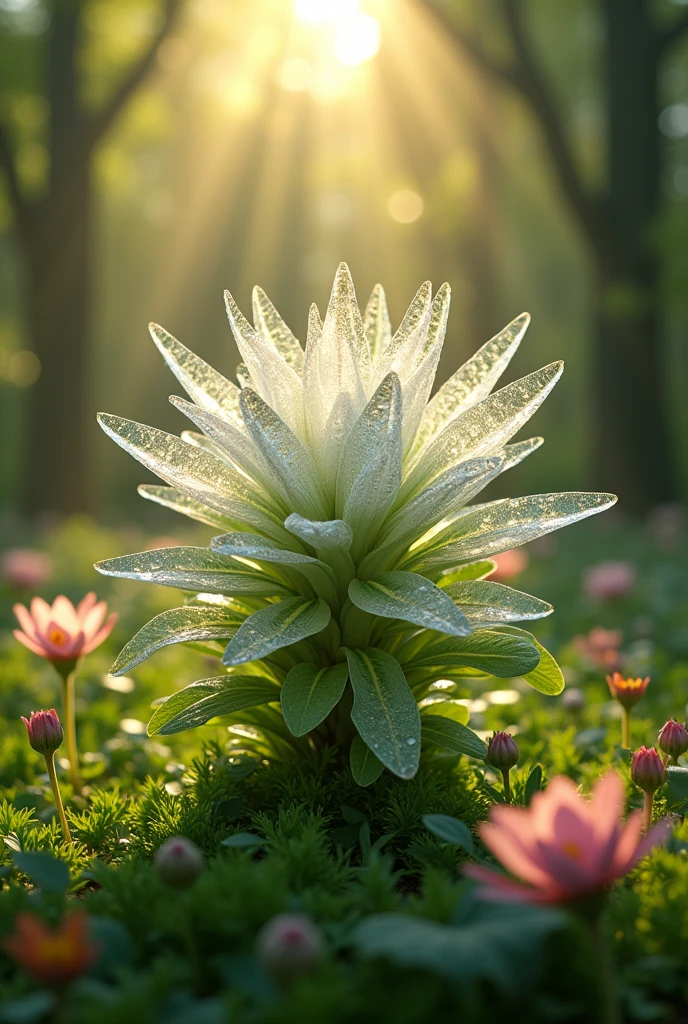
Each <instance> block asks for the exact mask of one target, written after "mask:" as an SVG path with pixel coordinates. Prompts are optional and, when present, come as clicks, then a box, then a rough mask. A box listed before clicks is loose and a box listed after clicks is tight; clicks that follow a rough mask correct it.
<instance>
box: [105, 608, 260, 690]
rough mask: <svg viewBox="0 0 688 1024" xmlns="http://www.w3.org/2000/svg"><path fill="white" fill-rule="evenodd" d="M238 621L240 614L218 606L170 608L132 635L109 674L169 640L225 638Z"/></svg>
mask: <svg viewBox="0 0 688 1024" xmlns="http://www.w3.org/2000/svg"><path fill="white" fill-rule="evenodd" d="M240 622H241V619H240V618H238V617H237V616H236V615H233V614H232V613H231V612H230V611H228V609H227V608H223V607H221V606H213V605H203V606H198V605H195V606H189V607H187V608H170V609H169V610H168V611H166V612H161V613H160V615H156V616H155V618H154V619H151V620H150V622H147V623H146V625H145V626H143V628H142V629H140V630H139V631H138V633H137V634H136V636H134V637H132V639H131V640H130V641H129V643H128V644H127V645H126V647H124V648H123V649H122V650H121V651H120V653H119V655H118V656H117V660H116V661H115V663H114V665H113V666H112V668H111V669H110V674H111V675H113V676H120V675H122V674H123V673H124V672H128V671H129V670H130V669H132V668H135V667H136V666H137V665H140V664H141V662H142V661H145V660H146V658H150V656H151V654H154V653H155V651H159V650H160V649H161V648H162V647H168V646H169V645H170V644H183V643H188V642H189V641H194V640H195V641H204V640H228V639H229V638H230V637H232V636H234V634H235V632H236V631H237V628H238V626H239V623H240Z"/></svg>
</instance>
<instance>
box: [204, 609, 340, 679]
mask: <svg viewBox="0 0 688 1024" xmlns="http://www.w3.org/2000/svg"><path fill="white" fill-rule="evenodd" d="M330 618H331V612H330V609H329V607H328V606H327V605H326V604H325V602H324V601H322V600H317V601H305V600H303V599H302V598H298V597H294V598H287V599H286V600H284V601H280V602H279V604H271V605H268V607H267V608H260V609H259V610H258V611H257V612H254V613H253V615H249V617H248V618H247V619H246V621H245V622H243V623H242V624H241V626H240V627H239V629H238V630H237V633H236V636H234V637H233V639H232V640H231V641H230V642H229V644H228V645H227V649H226V651H225V653H224V655H223V657H222V661H223V663H224V664H225V665H242V664H244V663H245V662H247V661H257V660H258V659H259V658H264V657H265V656H266V655H268V654H271V653H272V651H277V650H279V649H280V648H281V647H288V646H289V645H290V644H295V643H297V642H298V641H299V640H304V639H305V638H306V637H309V636H313V635H314V634H315V633H319V632H320V631H321V630H322V629H324V628H325V626H326V625H327V624H328V622H329V621H330Z"/></svg>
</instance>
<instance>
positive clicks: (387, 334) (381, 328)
mask: <svg viewBox="0 0 688 1024" xmlns="http://www.w3.org/2000/svg"><path fill="white" fill-rule="evenodd" d="M363 333H364V334H365V337H366V340H367V342H368V347H369V348H370V355H371V358H372V361H373V365H374V364H375V363H377V361H378V359H379V358H380V356H381V355H382V353H383V352H384V351H385V349H386V348H387V346H388V345H389V343H390V341H391V340H392V327H391V325H390V322H389V313H388V311H387V297H386V295H385V290H384V288H383V287H382V285H381V284H376V285H375V287H374V288H373V292H372V295H371V296H370V299H369V300H368V305H367V306H366V309H365V313H364V315H363Z"/></svg>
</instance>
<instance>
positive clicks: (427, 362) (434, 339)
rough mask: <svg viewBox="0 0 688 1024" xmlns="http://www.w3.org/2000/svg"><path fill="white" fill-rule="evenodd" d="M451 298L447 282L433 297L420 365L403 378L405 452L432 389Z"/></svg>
mask: <svg viewBox="0 0 688 1024" xmlns="http://www.w3.org/2000/svg"><path fill="white" fill-rule="evenodd" d="M450 301H451V290H450V288H449V285H448V284H443V285H442V287H441V288H440V290H439V291H438V293H437V295H436V296H435V298H434V300H433V303H432V307H431V310H430V321H429V324H428V329H427V334H426V336H425V339H424V340H423V343H422V344H421V347H420V349H419V350H418V352H417V354H416V360H415V362H416V363H417V364H418V365H417V366H414V365H413V364H411V365H410V366H409V367H408V368H407V369H406V370H405V371H404V374H403V375H402V378H401V379H402V382H403V392H404V429H403V440H404V452H406V451H408V449H409V448H410V447H411V446H412V444H413V442H414V440H415V438H416V435H417V433H418V426H419V424H420V421H421V419H422V416H423V411H424V410H425V408H426V402H427V400H428V398H429V397H430V392H431V391H432V385H433V383H434V381H435V374H436V373H437V364H438V363H439V361H440V356H441V354H442V346H443V345H444V337H445V334H446V331H447V320H448V317H449V304H450Z"/></svg>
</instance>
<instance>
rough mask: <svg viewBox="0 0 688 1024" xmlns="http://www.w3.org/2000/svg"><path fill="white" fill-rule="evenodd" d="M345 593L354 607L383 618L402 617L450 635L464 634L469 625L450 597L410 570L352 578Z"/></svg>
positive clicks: (404, 619) (468, 630)
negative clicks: (362, 578)
mask: <svg viewBox="0 0 688 1024" xmlns="http://www.w3.org/2000/svg"><path fill="white" fill-rule="evenodd" d="M349 597H350V598H351V600H352V602H353V603H354V604H355V605H356V607H357V608H361V609H362V610H363V611H364V612H369V613H370V614H371V615H381V616H383V617H384V618H387V619H402V620H403V621H404V622H412V623H414V624H415V625H417V626H424V627H425V628H426V629H435V630H438V631H439V632H440V633H449V634H451V635H452V636H466V635H467V634H468V633H469V632H470V626H469V624H468V622H467V620H466V618H465V616H464V615H463V614H462V613H461V612H460V611H459V609H457V607H456V605H455V604H454V603H453V601H452V600H451V598H450V597H448V596H447V594H446V593H444V592H443V591H442V590H440V589H439V588H438V587H436V586H435V584H434V583H431V582H430V580H426V579H425V577H424V576H417V575H416V573H412V572H386V573H383V575H382V576H379V577H378V578H377V579H374V580H366V581H365V582H364V581H363V580H352V581H351V583H350V584H349Z"/></svg>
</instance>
